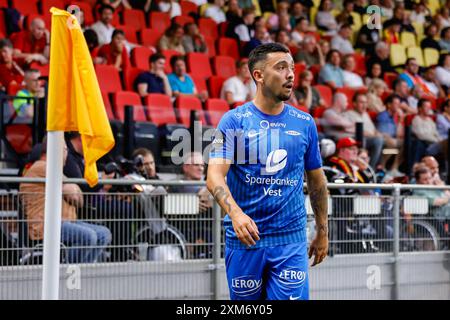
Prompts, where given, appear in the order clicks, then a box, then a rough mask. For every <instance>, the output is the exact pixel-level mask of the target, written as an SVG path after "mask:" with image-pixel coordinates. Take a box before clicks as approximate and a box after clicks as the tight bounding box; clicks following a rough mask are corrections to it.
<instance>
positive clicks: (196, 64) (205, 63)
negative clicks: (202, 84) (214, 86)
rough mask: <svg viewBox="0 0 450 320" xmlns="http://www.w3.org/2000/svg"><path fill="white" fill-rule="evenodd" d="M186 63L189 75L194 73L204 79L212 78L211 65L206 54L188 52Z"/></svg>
mask: <svg viewBox="0 0 450 320" xmlns="http://www.w3.org/2000/svg"><path fill="white" fill-rule="evenodd" d="M186 62H187V63H186V64H187V70H188V72H189V73H194V72H195V74H196V75H197V76H199V77H204V78H209V77H211V76H212V70H211V65H210V63H209V57H208V55H207V54H205V53H199V52H190V53H188V54H187V59H186Z"/></svg>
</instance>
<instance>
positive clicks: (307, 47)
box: [295, 35, 325, 67]
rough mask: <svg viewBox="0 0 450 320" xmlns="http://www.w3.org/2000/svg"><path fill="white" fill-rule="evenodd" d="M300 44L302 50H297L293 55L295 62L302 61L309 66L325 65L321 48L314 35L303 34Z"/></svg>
mask: <svg viewBox="0 0 450 320" xmlns="http://www.w3.org/2000/svg"><path fill="white" fill-rule="evenodd" d="M301 44H302V50H299V51H298V52H297V54H296V55H295V62H304V63H305V64H306V66H307V67H311V66H312V65H315V64H320V65H322V66H323V65H325V59H324V57H323V54H322V49H321V48H320V46H319V45H318V44H317V41H316V38H315V37H314V36H312V35H307V36H305V38H304V39H303V42H302V43H301Z"/></svg>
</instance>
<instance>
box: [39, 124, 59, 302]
mask: <svg viewBox="0 0 450 320" xmlns="http://www.w3.org/2000/svg"><path fill="white" fill-rule="evenodd" d="M63 144H64V132H62V131H48V133H47V170H46V178H45V216H44V260H43V272H42V274H43V275H42V300H58V299H59V261H60V241H61V206H62V177H63V152H64V150H63Z"/></svg>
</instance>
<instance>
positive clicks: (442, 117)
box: [436, 99, 450, 140]
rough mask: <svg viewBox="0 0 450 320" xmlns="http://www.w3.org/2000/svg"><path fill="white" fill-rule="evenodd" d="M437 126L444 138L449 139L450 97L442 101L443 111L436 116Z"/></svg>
mask: <svg viewBox="0 0 450 320" xmlns="http://www.w3.org/2000/svg"><path fill="white" fill-rule="evenodd" d="M436 127H437V130H438V132H439V136H440V138H441V139H442V140H444V139H448V130H449V129H450V99H447V100H445V101H444V103H442V106H441V113H439V114H438V115H437V117H436Z"/></svg>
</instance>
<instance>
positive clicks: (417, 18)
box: [409, 1, 430, 24]
mask: <svg viewBox="0 0 450 320" xmlns="http://www.w3.org/2000/svg"><path fill="white" fill-rule="evenodd" d="M429 17H430V12H429V11H428V9H427V7H426V5H425V2H424V1H420V2H419V3H415V4H414V10H413V11H412V12H411V15H410V16H409V18H410V20H411V21H414V22H417V23H420V24H425V23H426V22H428V20H429Z"/></svg>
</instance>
